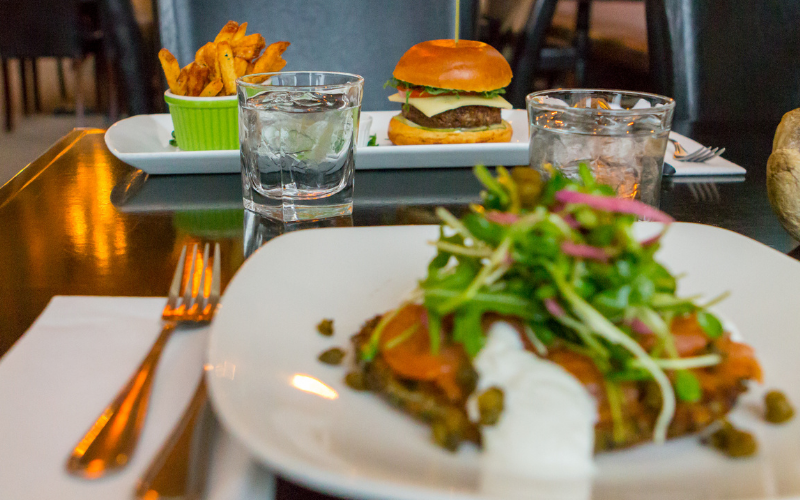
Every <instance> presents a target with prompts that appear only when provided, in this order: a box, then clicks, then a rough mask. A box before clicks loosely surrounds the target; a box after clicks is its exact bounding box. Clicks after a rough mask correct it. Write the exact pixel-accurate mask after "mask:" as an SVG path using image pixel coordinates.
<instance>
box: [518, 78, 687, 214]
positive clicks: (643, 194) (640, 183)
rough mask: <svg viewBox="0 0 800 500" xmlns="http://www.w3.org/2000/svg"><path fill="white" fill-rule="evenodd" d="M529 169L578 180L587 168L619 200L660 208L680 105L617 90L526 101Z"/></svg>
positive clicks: (547, 94)
mask: <svg viewBox="0 0 800 500" xmlns="http://www.w3.org/2000/svg"><path fill="white" fill-rule="evenodd" d="M526 102H527V107H528V120H529V123H530V134H531V142H530V165H531V167H533V168H535V169H537V170H539V172H540V173H542V174H543V175H544V176H545V178H549V176H550V174H551V172H552V169H553V168H557V169H559V170H560V171H561V172H563V173H564V174H565V175H566V176H567V177H570V178H573V179H577V178H578V166H579V164H580V163H586V164H587V165H588V166H589V168H590V169H591V171H592V173H593V174H594V176H595V178H596V179H597V181H598V182H600V183H603V184H608V185H610V186H612V187H613V188H614V189H615V190H616V192H617V195H618V196H620V197H623V198H634V199H637V200H641V201H643V202H645V203H648V204H650V205H653V206H656V207H657V206H658V203H659V193H660V191H661V175H662V167H663V163H664V152H665V150H666V148H667V138H668V137H669V131H670V127H671V125H672V114H673V111H674V109H675V101H673V100H672V99H670V98H669V97H663V96H659V95H654V94H645V93H641V92H626V91H618V90H585V89H571V90H545V91H542V92H534V93H533V94H529V95H528V97H527V98H526Z"/></svg>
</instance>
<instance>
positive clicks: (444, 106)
mask: <svg viewBox="0 0 800 500" xmlns="http://www.w3.org/2000/svg"><path fill="white" fill-rule="evenodd" d="M389 100H390V101H392V102H399V103H402V104H405V103H406V98H405V97H404V96H403V94H401V93H400V92H398V93H396V94H392V95H390V96H389ZM408 103H409V104H410V105H412V106H414V107H415V108H417V109H418V110H420V111H422V113H423V114H424V115H425V116H427V117H431V116H433V115H438V114H439V113H444V112H445V111H450V110H451V109H456V108H460V107H462V106H491V107H493V108H502V109H511V108H513V106H511V103H510V102H508V101H506V100H505V99H503V98H502V97H500V96H497V97H492V98H486V97H480V96H474V95H462V96H455V95H443V96H436V97H409V98H408Z"/></svg>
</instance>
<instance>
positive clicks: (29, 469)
mask: <svg viewBox="0 0 800 500" xmlns="http://www.w3.org/2000/svg"><path fill="white" fill-rule="evenodd" d="M164 303H165V299H163V298H130V297H55V298H53V300H52V301H51V302H50V304H49V305H48V306H47V308H46V309H45V310H44V312H43V313H42V314H41V315H40V316H39V318H38V319H37V320H36V322H35V323H34V324H33V326H31V328H30V329H29V330H28V331H27V332H26V333H25V335H23V336H22V338H21V339H20V340H19V341H18V342H17V343H16V344H15V345H14V346H13V347H12V348H11V350H10V351H9V352H8V353H7V354H6V355H5V356H3V357H2V358H0V497H2V498H9V499H11V498H13V499H15V500H24V499H32V500H33V499H37V500H38V499H42V498H58V499H60V500H68V499H76V500H77V499H85V500H94V499H98V500H100V499H103V500H106V499H112V498H113V499H118V498H119V499H125V498H132V495H133V488H134V485H135V483H136V480H137V479H138V477H139V476H140V475H141V473H142V472H143V471H144V469H145V468H146V467H147V465H148V463H149V461H150V459H151V458H152V456H153V455H154V454H155V452H156V451H157V449H158V448H159V447H160V446H161V444H162V442H163V441H164V440H165V439H166V437H167V435H168V434H169V432H170V431H171V430H172V427H173V426H174V425H175V424H176V423H177V421H178V419H179V418H180V416H181V414H182V413H183V410H184V408H185V407H186V405H187V404H188V402H189V399H190V398H191V396H192V394H193V393H194V389H195V387H196V384H197V382H198V380H199V377H200V374H201V370H202V366H203V359H204V356H205V345H206V339H207V335H208V331H207V330H208V329H207V328H203V329H196V330H179V331H176V332H175V333H174V334H173V337H172V338H171V339H170V341H169V343H168V344H167V347H166V348H165V350H164V353H163V356H162V358H161V362H160V364H159V367H158V371H157V374H156V381H155V384H154V386H153V394H152V397H151V400H150V411H149V414H148V417H147V421H146V423H145V428H144V432H143V433H142V436H141V438H140V441H139V446H138V448H137V451H136V453H135V454H134V456H133V458H132V459H131V462H130V464H129V465H128V467H127V468H125V469H123V470H122V471H121V472H119V473H116V474H113V475H109V476H107V477H105V478H102V479H99V480H94V481H87V480H83V479H80V478H76V477H72V476H70V475H68V474H67V473H66V472H65V469H64V464H65V462H66V459H67V457H68V456H69V454H70V451H71V450H72V448H73V446H74V445H75V444H76V443H77V442H78V440H79V439H80V437H81V436H82V435H83V434H84V433H85V432H86V430H88V428H89V426H90V424H91V423H92V422H93V421H94V420H95V419H96V418H97V416H98V415H99V414H100V412H101V411H102V410H103V408H105V406H106V405H107V404H108V403H109V402H110V401H111V400H112V399H113V397H114V395H115V394H116V392H117V391H118V390H119V389H120V388H121V387H122V386H123V385H124V384H125V382H126V381H127V379H128V377H129V376H130V374H131V373H133V371H134V370H135V369H136V367H137V366H138V365H139V362H140V361H141V359H142V358H143V357H144V355H145V354H146V352H147V350H148V349H149V348H150V345H151V344H152V343H153V341H155V338H156V336H157V335H158V333H159V332H160V330H161V321H160V315H161V309H162V308H163V307H164ZM274 496H275V493H274V479H273V476H272V475H271V474H270V473H269V472H268V471H266V470H265V469H263V468H261V467H259V466H258V465H256V464H255V462H253V461H252V460H251V459H250V458H249V456H248V454H247V453H246V451H245V450H244V449H243V448H242V447H241V446H240V445H239V444H238V443H237V442H235V441H234V440H233V439H232V438H231V437H229V436H228V435H227V434H226V433H225V432H218V433H217V441H216V443H215V451H214V458H213V461H212V466H211V470H210V481H209V486H208V490H207V495H206V497H207V498H210V499H217V498H219V499H223V498H224V499H233V500H238V499H249V498H259V499H265V500H269V499H272V498H274Z"/></svg>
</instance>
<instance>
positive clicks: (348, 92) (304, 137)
mask: <svg viewBox="0 0 800 500" xmlns="http://www.w3.org/2000/svg"><path fill="white" fill-rule="evenodd" d="M236 87H237V92H238V95H239V145H240V153H241V160H242V200H243V202H244V207H245V208H246V209H248V210H251V211H253V212H256V213H259V214H261V215H263V216H266V217H270V218H273V219H277V220H281V221H284V222H291V221H301V220H313V219H322V218H326V217H335V216H342V215H348V214H351V213H352V212H353V177H354V171H355V160H354V152H355V146H356V136H357V133H358V120H359V115H360V111H361V96H362V94H363V88H364V79H363V78H361V77H360V76H358V75H351V74H346V73H329V72H319V71H297V72H286V73H265V74H255V75H247V76H244V77H242V78H240V79H239V80H237V82H236Z"/></svg>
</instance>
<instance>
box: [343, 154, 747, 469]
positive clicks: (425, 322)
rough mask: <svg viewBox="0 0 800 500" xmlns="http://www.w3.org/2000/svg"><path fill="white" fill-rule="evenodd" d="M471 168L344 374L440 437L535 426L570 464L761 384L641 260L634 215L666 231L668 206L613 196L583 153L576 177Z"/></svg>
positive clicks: (511, 442)
mask: <svg viewBox="0 0 800 500" xmlns="http://www.w3.org/2000/svg"><path fill="white" fill-rule="evenodd" d="M476 174H477V176H478V178H479V179H480V181H481V182H482V183H483V185H484V186H485V188H486V190H485V191H484V192H483V193H482V195H483V204H482V205H481V206H473V207H471V210H470V212H469V213H468V214H466V215H465V216H464V217H463V218H461V219H458V218H456V217H455V216H453V215H452V214H450V213H449V212H447V211H446V210H444V209H439V210H438V215H439V217H440V218H441V220H442V228H441V232H440V237H439V239H438V241H436V242H434V244H435V245H436V247H437V249H438V253H437V255H436V257H435V258H434V259H433V260H432V261H431V262H430V264H429V266H428V274H427V277H426V278H425V279H424V280H422V281H421V282H420V284H419V288H418V290H417V291H416V293H415V295H414V296H413V297H412V298H411V299H409V300H408V301H407V302H405V303H403V304H401V305H400V306H399V307H398V308H397V309H395V310H392V311H388V312H386V313H384V314H382V315H380V316H378V317H375V318H373V319H372V320H370V321H368V322H367V323H366V324H365V325H364V326H363V327H362V329H361V331H360V332H359V333H358V334H356V335H355V336H354V337H353V339H352V340H353V344H354V346H355V348H356V370H355V371H353V372H351V373H349V374H348V376H347V382H348V384H349V385H350V386H351V387H353V388H356V389H366V390H369V391H373V392H376V393H379V394H381V395H382V396H383V397H384V398H385V399H386V400H387V401H388V402H390V403H391V404H392V405H394V406H396V407H398V408H400V409H402V410H403V411H405V412H406V413H408V414H410V415H412V416H414V417H416V418H418V419H420V420H422V421H424V422H427V423H428V424H430V425H431V428H432V434H433V439H434V441H435V442H436V443H437V444H439V445H441V446H443V447H445V448H448V449H451V450H455V449H457V448H458V447H459V445H460V444H461V443H463V442H473V443H476V444H478V445H482V446H483V448H484V451H485V452H486V453H491V451H492V449H493V448H496V447H497V446H500V440H502V442H503V444H502V446H503V447H504V448H505V453H506V454H508V453H509V451H508V450H509V449H512V451H513V448H514V446H515V445H516V446H518V447H525V446H527V447H530V446H531V444H530V442H529V441H526V439H527V438H526V437H525V435H523V434H526V433H529V431H528V429H530V432H533V430H534V429H536V428H537V427H538V424H539V423H541V425H542V426H544V427H545V428H548V429H553V431H552V432H561V433H562V434H559V435H558V436H556V437H558V439H555V437H553V436H550V437H549V438H548V435H546V434H547V433H540V434H542V435H540V436H539V438H538V439H539V441H537V442H536V446H546V444H547V443H545V442H546V441H547V440H548V439H550V440H551V441H553V440H556V441H558V442H559V443H560V447H559V452H561V453H562V454H567V455H569V454H570V453H572V452H573V451H574V453H572V455H571V458H570V456H567V457H565V458H564V460H565V462H570V463H573V464H577V465H576V467H578V468H580V467H579V466H580V464H578V460H577V459H576V457H577V458H579V457H580V456H581V454H584V455H588V456H590V455H591V453H592V452H593V451H594V452H599V451H605V450H612V449H617V448H625V447H629V446H632V445H636V444H639V443H643V442H647V441H650V440H653V441H655V442H657V443H661V442H664V441H665V440H666V439H668V438H672V437H677V436H681V435H685V434H690V433H696V432H698V431H701V430H703V429H704V428H706V427H708V426H709V425H711V424H712V423H714V422H716V421H719V420H720V419H722V418H723V417H724V416H725V415H726V414H727V413H728V412H729V411H730V410H731V408H732V407H733V405H734V404H735V402H736V400H737V398H738V397H739V396H740V395H741V394H742V393H743V392H745V391H746V389H747V383H748V381H750V380H755V381H761V369H760V366H759V364H758V362H757V361H756V359H755V356H754V353H753V350H752V349H751V348H750V347H749V346H747V345H745V344H743V343H740V342H737V341H736V340H734V339H732V338H731V335H730V333H729V332H727V331H725V328H723V325H722V323H721V321H720V319H719V318H717V317H716V316H715V315H714V314H712V313H711V312H709V310H708V307H709V306H710V305H712V303H713V302H715V301H716V300H712V301H711V302H705V303H703V302H701V298H700V297H679V296H677V295H676V278H675V277H674V276H672V275H671V274H670V272H669V271H668V270H667V269H666V268H664V267H663V266H662V265H661V264H659V263H658V262H657V261H656V260H655V259H654V254H655V253H656V251H657V250H658V248H659V245H660V239H661V236H662V235H663V234H664V231H663V230H662V231H661V232H659V233H658V234H656V235H655V236H652V237H649V238H647V239H645V240H637V239H636V238H635V237H634V231H633V224H634V222H635V221H636V220H637V218H640V217H641V218H646V219H649V220H652V221H655V222H661V223H663V227H664V230H666V228H667V227H668V225H669V223H670V222H671V221H672V219H671V218H670V217H669V216H667V215H666V214H664V213H662V212H660V211H658V210H656V209H654V208H652V207H649V206H647V205H644V204H642V203H640V202H637V201H634V200H624V199H618V198H614V197H613V194H614V193H613V190H611V189H610V188H609V187H607V186H602V185H597V184H596V183H595V182H594V179H593V178H592V176H591V173H590V172H589V170H588V169H587V168H586V167H585V166H582V168H581V179H582V181H581V182H574V181H570V180H568V179H566V178H565V177H563V176H561V175H559V174H555V175H554V176H553V177H552V178H551V179H550V180H549V181H548V182H546V183H545V182H542V180H541V179H540V177H539V174H538V173H537V172H535V171H534V170H532V169H528V168H517V169H514V170H513V171H512V172H508V171H507V170H505V169H503V168H498V175H497V177H494V176H492V175H491V174H490V172H489V171H488V170H487V169H485V168H483V167H476ZM548 388H555V389H553V390H549V389H548ZM548 409H552V410H553V411H551V412H549V413H546V411H547V410H548ZM543 411H545V413H543ZM557 412H560V413H557ZM548 426H549V427H548ZM567 427H568V428H567ZM538 428H541V427H538ZM582 429H585V430H586V432H583V430H582ZM582 433H583V434H582ZM534 434H535V432H534ZM495 440H497V442H495ZM515 441H516V444H515ZM564 443H567V444H566V445H565V444H564ZM565 446H566V449H565V448H564V447H565ZM570 448H571V449H572V451H570ZM565 450H566V451H565Z"/></svg>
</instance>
